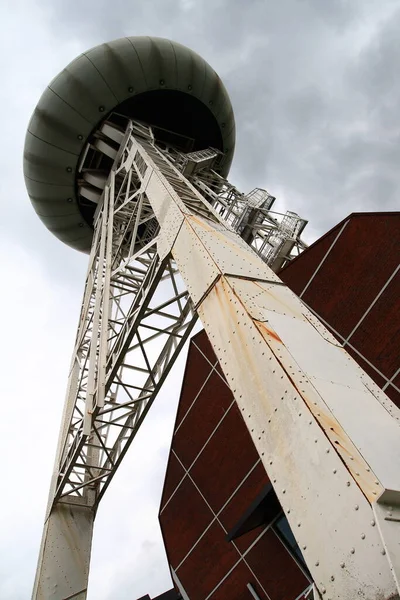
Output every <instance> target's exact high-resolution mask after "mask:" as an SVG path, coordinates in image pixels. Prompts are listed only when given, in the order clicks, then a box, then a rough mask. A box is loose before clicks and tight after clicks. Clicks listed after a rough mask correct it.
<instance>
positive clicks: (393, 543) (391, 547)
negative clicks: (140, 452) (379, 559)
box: [373, 493, 400, 589]
mask: <svg viewBox="0 0 400 600" xmlns="http://www.w3.org/2000/svg"><path fill="white" fill-rule="evenodd" d="M373 510H374V514H375V519H376V522H377V525H378V529H379V533H380V534H381V537H382V543H383V547H384V549H385V552H386V554H387V557H388V561H389V565H390V568H391V571H392V574H393V577H394V579H395V581H396V583H397V587H398V588H399V589H400V498H399V494H393V493H392V494H389V495H388V498H387V500H386V501H385V502H380V501H379V502H376V503H375V504H374V505H373Z"/></svg>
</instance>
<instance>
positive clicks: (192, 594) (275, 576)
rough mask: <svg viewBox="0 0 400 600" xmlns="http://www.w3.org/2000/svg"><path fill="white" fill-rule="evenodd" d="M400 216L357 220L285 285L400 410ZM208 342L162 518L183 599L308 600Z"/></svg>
mask: <svg viewBox="0 0 400 600" xmlns="http://www.w3.org/2000/svg"><path fill="white" fill-rule="evenodd" d="M399 248H400V213H370V214H353V215H350V216H349V217H348V218H347V219H345V220H344V221H342V222H341V223H339V224H338V225H337V226H336V227H334V228H333V229H332V230H331V231H329V232H328V233H327V234H326V235H324V236H322V237H321V238H320V239H319V240H318V241H317V242H315V243H314V244H313V245H312V246H311V247H310V248H309V249H308V250H306V251H305V252H304V253H303V254H301V255H300V256H299V257H298V258H297V259H295V260H294V261H292V263H290V264H289V265H288V266H287V267H286V268H285V269H284V270H283V271H282V272H281V273H280V276H281V277H282V279H283V280H284V281H285V283H287V285H288V286H289V287H290V288H291V289H292V290H293V291H294V292H295V293H297V294H298V295H299V296H301V297H302V299H303V300H304V301H305V302H306V304H307V305H308V306H309V307H310V308H311V309H312V310H313V311H314V312H315V313H316V314H317V315H318V316H319V317H320V318H321V319H322V320H323V322H324V323H325V325H327V326H328V327H329V328H330V330H331V331H332V333H333V334H334V335H336V337H338V339H339V340H340V341H341V342H342V343H343V344H344V346H345V347H346V349H347V350H348V351H349V353H350V354H352V356H353V357H354V358H355V360H357V361H358V363H359V364H360V365H361V367H362V368H363V369H364V370H365V371H366V372H367V373H368V374H369V375H370V376H371V377H372V378H373V379H374V380H375V381H376V383H377V384H378V385H379V386H380V387H381V388H382V389H384V390H385V392H386V393H387V394H388V396H389V397H390V398H391V399H392V400H393V401H394V402H395V403H396V404H397V405H399V406H400V392H399V387H400V374H399V372H398V370H399V366H400V365H399V355H400V311H399V301H398V298H399V297H400V272H399V255H400V252H399ZM271 483H272V484H273V482H270V481H269V478H268V475H267V473H266V472H265V469H264V467H263V466H262V464H261V462H260V459H259V457H258V455H257V452H256V450H255V447H254V445H253V442H252V440H251V438H250V436H249V434H248V431H247V428H246V426H245V424H244V422H243V419H242V417H241V415H240V413H239V410H238V409H237V407H236V404H235V402H234V400H233V397H232V394H231V391H230V389H229V386H228V385H227V383H226V381H225V378H224V376H223V374H222V371H221V369H220V367H219V365H218V361H217V360H216V358H215V355H214V353H213V351H212V349H211V346H210V344H209V342H208V339H207V336H206V334H205V333H204V332H200V333H199V334H197V335H196V336H194V338H193V339H192V340H191V344H190V348H189V354H188V359H187V364H186V370H185V375H184V380H183V385H182V391H181V397H180V402H179V406H178V412H177V418H176V423H175V427H174V434H173V440H172V445H171V452H170V456H169V462H168V467H167V473H166V478H165V485H164V490H163V494H162V500H161V506H160V524H161V529H162V533H163V537H164V542H165V547H166V551H167V556H168V561H169V563H170V565H171V569H172V570H173V576H174V579H175V583H176V585H177V586H178V585H179V586H180V592H181V593H182V596H183V598H184V599H185V600H186V598H190V600H208V599H210V600H251V598H252V597H253V598H260V599H262V600H298V599H299V598H302V597H304V595H303V593H304V591H305V590H307V588H308V587H309V585H310V583H311V579H310V577H309V575H308V572H307V568H306V566H305V564H304V562H303V559H302V555H301V549H300V548H298V546H297V544H296V542H295V539H294V537H293V534H292V533H291V531H290V528H289V526H288V523H287V520H286V518H285V516H284V515H283V513H282V511H281V509H280V506H279V503H278V502H277V499H276V496H275V494H274V492H273V487H272V485H271Z"/></svg>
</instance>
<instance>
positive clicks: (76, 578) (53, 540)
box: [33, 503, 94, 600]
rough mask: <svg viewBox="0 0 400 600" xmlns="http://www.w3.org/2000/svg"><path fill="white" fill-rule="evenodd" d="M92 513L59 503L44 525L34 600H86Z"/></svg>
mask: <svg viewBox="0 0 400 600" xmlns="http://www.w3.org/2000/svg"><path fill="white" fill-rule="evenodd" d="M93 521H94V512H93V511H92V510H90V509H89V508H87V507H84V506H82V507H80V506H73V507H71V506H68V505H65V504H62V503H60V504H58V505H57V507H56V509H55V510H53V512H52V513H51V515H50V517H49V519H48V520H47V522H46V525H45V532H44V537H43V540H44V543H43V544H42V548H41V556H40V560H39V566H40V568H39V569H38V571H37V573H36V581H35V586H34V590H33V598H35V599H36V600H59V599H62V600H64V599H65V600H66V599H68V598H73V599H74V600H75V599H76V600H85V598H86V595H87V579H88V575H89V563H90V550H91V542H92V533H93Z"/></svg>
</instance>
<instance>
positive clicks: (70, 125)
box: [28, 88, 93, 154]
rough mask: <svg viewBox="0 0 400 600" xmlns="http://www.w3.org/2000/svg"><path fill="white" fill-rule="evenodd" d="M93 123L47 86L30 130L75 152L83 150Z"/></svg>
mask: <svg viewBox="0 0 400 600" xmlns="http://www.w3.org/2000/svg"><path fill="white" fill-rule="evenodd" d="M92 128H93V125H92V124H91V123H90V122H89V121H88V120H87V119H85V118H83V117H82V116H81V115H80V114H79V113H78V112H76V110H74V109H73V108H71V107H70V106H69V105H68V104H67V103H66V102H65V101H64V100H62V99H61V98H60V97H59V96H57V95H56V94H55V93H54V92H53V90H51V89H50V88H46V90H45V91H44V92H43V94H42V97H41V98H40V100H39V103H38V105H37V107H36V108H35V111H34V113H33V115H32V118H31V120H30V123H29V126H28V131H30V132H31V133H32V134H33V135H35V136H36V137H39V138H40V139H42V140H43V141H45V142H48V143H49V144H52V145H53V146H56V147H57V148H62V149H63V150H66V151H68V152H72V153H73V154H80V153H81V152H82V149H83V146H84V144H85V140H86V138H87V137H88V135H89V134H90V132H91V131H92Z"/></svg>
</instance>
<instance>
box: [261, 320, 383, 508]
mask: <svg viewBox="0 0 400 600" xmlns="http://www.w3.org/2000/svg"><path fill="white" fill-rule="evenodd" d="M253 322H254V324H255V325H256V327H257V329H258V330H259V331H260V333H261V335H262V336H263V338H264V339H265V341H266V342H267V344H268V346H269V347H270V349H271V351H272V352H273V354H274V356H275V358H276V360H277V361H278V362H279V364H280V365H281V367H282V369H283V370H284V371H285V374H286V376H287V377H288V379H289V380H290V382H291V384H292V386H293V387H294V388H295V389H296V391H297V393H298V395H299V396H300V397H301V398H302V399H303V401H304V402H305V404H306V405H307V407H308V409H309V411H310V412H311V414H312V415H313V417H314V418H315V420H316V421H317V423H318V424H319V425H320V427H321V429H322V430H323V431H324V433H325V435H326V437H327V438H328V440H329V442H330V444H331V446H332V447H333V449H334V450H335V451H336V452H337V454H338V455H339V456H340V458H341V459H342V461H343V463H344V464H345V466H346V468H347V469H348V470H349V472H350V473H351V475H352V477H353V479H354V480H355V481H356V483H357V485H358V486H359V488H360V489H361V491H362V492H363V494H364V495H365V497H366V498H367V500H368V501H369V502H370V503H372V502H375V501H376V500H377V498H378V497H379V496H380V495H381V493H382V492H383V490H384V488H383V486H382V485H381V484H380V483H379V484H377V483H376V482H377V481H378V479H377V476H376V475H375V474H374V473H373V471H372V469H371V468H370V466H369V465H368V463H367V462H366V461H365V460H364V458H363V456H362V455H361V453H360V452H359V451H358V449H357V448H356V447H355V446H354V444H353V442H352V441H351V439H350V438H349V436H348V435H347V434H346V432H345V431H344V429H343V428H342V426H341V425H340V423H339V422H338V420H337V419H336V418H335V417H334V416H333V414H332V413H331V411H330V410H327V408H326V405H325V403H324V402H323V400H322V398H321V397H320V395H319V393H318V392H317V390H316V389H315V388H314V386H313V385H312V383H311V382H310V381H308V380H307V383H304V381H303V382H302V386H304V387H308V388H309V391H310V392H311V394H310V395H311V396H312V398H310V397H309V396H308V395H307V394H306V392H305V390H303V389H301V388H300V387H299V385H298V384H297V383H296V382H295V380H294V379H293V376H292V375H291V374H290V373H289V372H288V371H287V369H286V368H285V364H284V362H283V360H282V358H281V357H279V356H277V354H276V351H275V350H276V349H275V348H274V344H273V343H271V342H272V340H275V341H276V342H278V343H279V344H280V351H282V346H283V348H284V349H285V350H286V351H287V352H289V351H288V349H287V348H286V346H285V344H284V343H283V342H282V340H281V338H280V337H279V336H278V334H277V333H276V332H274V331H273V330H271V329H269V328H268V327H266V325H265V323H264V322H262V321H257V320H254V319H253ZM291 361H292V362H293V361H294V359H293V358H292V357H291Z"/></svg>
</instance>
